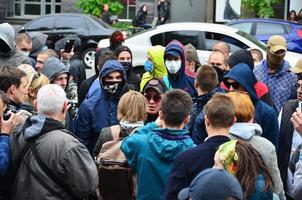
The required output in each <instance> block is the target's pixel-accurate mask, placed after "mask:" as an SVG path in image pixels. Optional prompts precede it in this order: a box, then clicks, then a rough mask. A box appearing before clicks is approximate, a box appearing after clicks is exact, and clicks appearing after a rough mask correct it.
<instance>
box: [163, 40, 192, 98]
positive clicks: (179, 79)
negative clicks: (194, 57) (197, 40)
mask: <svg viewBox="0 0 302 200" xmlns="http://www.w3.org/2000/svg"><path fill="white" fill-rule="evenodd" d="M185 52H186V51H185V48H184V46H183V45H182V44H181V43H180V42H179V41H177V40H173V41H171V42H170V43H169V44H168V45H167V46H166V49H165V54H164V60H165V61H166V59H167V55H168V54H171V55H180V58H181V68H180V70H179V71H178V72H177V74H176V75H173V74H170V73H169V71H168V75H166V76H164V77H163V80H164V82H165V84H166V86H167V88H168V89H169V90H171V89H173V88H174V89H176V88H178V89H182V90H184V91H186V92H187V93H189V94H190V95H191V97H197V92H196V90H195V87H194V81H195V79H194V77H191V76H189V75H187V74H186V73H185V63H186V54H185Z"/></svg>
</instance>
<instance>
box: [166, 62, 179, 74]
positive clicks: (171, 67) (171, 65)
mask: <svg viewBox="0 0 302 200" xmlns="http://www.w3.org/2000/svg"><path fill="white" fill-rule="evenodd" d="M165 65H166V67H167V69H168V71H169V73H170V74H176V73H177V72H178V71H179V69H180V68H181V61H180V60H179V61H174V60H173V61H170V60H166V62H165Z"/></svg>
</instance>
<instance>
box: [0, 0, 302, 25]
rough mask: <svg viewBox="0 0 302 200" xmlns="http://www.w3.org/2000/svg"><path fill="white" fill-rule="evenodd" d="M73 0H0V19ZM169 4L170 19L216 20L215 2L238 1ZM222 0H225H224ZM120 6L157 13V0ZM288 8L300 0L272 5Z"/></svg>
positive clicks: (65, 7)
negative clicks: (144, 5) (145, 5)
mask: <svg viewBox="0 0 302 200" xmlns="http://www.w3.org/2000/svg"><path fill="white" fill-rule="evenodd" d="M76 1H77V0H0V22H1V23H2V22H11V23H14V22H16V23H18V22H19V23H24V22H26V21H29V20H31V19H33V18H36V17H38V16H43V15H46V14H53V13H68V12H80V11H79V10H78V9H76V8H75V4H76ZM168 1H169V2H170V6H171V13H170V19H171V22H181V21H195V22H219V21H217V20H215V19H216V18H217V16H216V15H217V12H216V10H217V5H219V4H220V3H219V2H222V3H225V2H230V3H231V4H233V5H236V4H238V3H239V4H240V2H241V0H215V1H212V0H186V1H184V0H168ZM224 1H225V2H224ZM120 2H121V3H122V4H123V5H124V9H123V11H122V13H121V15H120V16H119V19H126V20H127V19H128V20H131V19H132V18H133V17H134V16H135V13H136V12H137V10H138V9H139V8H140V6H141V5H142V4H147V5H148V22H149V23H151V22H152V20H153V19H154V17H155V16H156V15H157V0H120ZM292 8H295V9H296V12H299V10H300V9H301V8H302V1H301V0H281V1H279V3H278V4H276V6H275V7H274V10H275V16H274V18H283V19H286V17H287V13H288V11H289V10H291V9H292Z"/></svg>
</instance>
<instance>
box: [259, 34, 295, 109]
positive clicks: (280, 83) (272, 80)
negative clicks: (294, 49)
mask: <svg viewBox="0 0 302 200" xmlns="http://www.w3.org/2000/svg"><path fill="white" fill-rule="evenodd" d="M285 54H286V40H285V39H284V38H283V37H282V36H280V35H273V36H271V37H270V38H269V40H268V42H267V51H266V58H267V59H265V60H263V61H262V62H261V63H260V64H259V65H257V66H255V68H254V74H255V76H256V78H257V80H259V81H261V82H263V83H265V84H266V85H267V86H268V88H269V90H270V92H271V95H272V99H273V102H274V105H275V107H276V109H277V111H278V112H280V110H281V108H282V106H283V105H284V104H285V103H286V102H287V100H289V99H294V98H296V88H295V85H296V82H297V76H296V75H295V74H294V73H293V72H291V71H289V69H290V65H289V63H288V62H287V61H286V60H284V56H285Z"/></svg>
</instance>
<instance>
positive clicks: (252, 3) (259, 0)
mask: <svg viewBox="0 0 302 200" xmlns="http://www.w3.org/2000/svg"><path fill="white" fill-rule="evenodd" d="M278 1H279V0H242V1H241V2H242V4H243V5H244V6H245V7H246V8H249V9H252V10H254V12H255V13H256V14H257V16H258V17H271V16H273V15H274V11H273V8H272V5H273V4H275V3H277V2H278Z"/></svg>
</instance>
